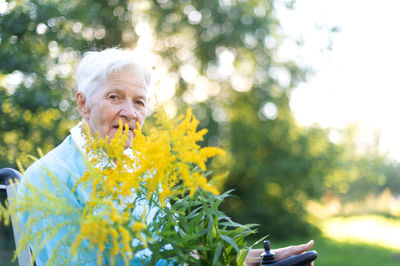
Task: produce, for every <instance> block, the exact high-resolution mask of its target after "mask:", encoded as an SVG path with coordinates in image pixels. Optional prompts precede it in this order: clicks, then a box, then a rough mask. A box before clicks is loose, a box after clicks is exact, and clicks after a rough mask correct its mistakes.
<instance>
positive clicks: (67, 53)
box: [0, 0, 136, 167]
mask: <svg viewBox="0 0 400 266" xmlns="http://www.w3.org/2000/svg"><path fill="white" fill-rule="evenodd" d="M0 4H1V10H0V58H1V62H0V107H1V108H0V115H1V120H0V132H2V134H1V136H0V166H2V167H4V166H15V162H16V159H17V157H18V158H20V159H21V160H22V161H23V162H24V163H25V165H26V164H27V163H28V161H29V160H28V158H27V155H28V154H30V155H32V154H36V151H35V149H36V148H38V147H40V148H42V149H43V150H44V151H48V150H50V149H51V148H53V147H54V146H55V145H57V144H58V143H59V142H60V141H61V140H62V139H63V138H64V137H65V136H66V135H67V132H68V129H69V128H70V127H71V126H72V125H73V124H74V123H73V122H71V121H73V120H76V119H77V118H78V116H77V112H76V111H75V108H74V107H73V105H71V103H72V102H73V98H74V93H73V92H74V91H75V89H76V85H75V83H76V82H75V80H74V78H73V77H74V70H75V67H76V63H77V61H78V60H79V59H80V57H81V51H85V50H92V49H94V48H104V47H110V46H117V45H124V46H126V45H127V44H131V43H132V41H134V40H135V38H136V35H134V34H133V33H132V25H131V21H132V20H131V16H130V14H131V13H130V11H129V9H130V8H131V5H129V1H126V0H121V1H118V0H117V1H94V0H93V1H75V0H73V1H61V0H52V1H36V0H32V1H28V0H23V1H13V0H12V1H6V2H4V1H1V2H0Z"/></svg>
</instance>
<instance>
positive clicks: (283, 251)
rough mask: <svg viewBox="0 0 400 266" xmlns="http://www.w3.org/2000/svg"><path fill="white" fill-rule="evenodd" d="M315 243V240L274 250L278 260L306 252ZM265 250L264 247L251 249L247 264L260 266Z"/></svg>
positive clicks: (312, 263) (248, 265)
mask: <svg viewBox="0 0 400 266" xmlns="http://www.w3.org/2000/svg"><path fill="white" fill-rule="evenodd" d="M313 245H314V240H311V241H310V242H308V243H306V244H302V245H297V246H289V247H285V248H278V249H274V250H272V252H274V253H275V259H276V260H277V261H279V260H283V259H286V258H289V257H291V256H293V255H299V254H301V253H303V252H306V251H308V250H310V249H311V248H312V246H313ZM263 252H264V249H251V250H250V251H249V254H247V257H246V265H247V266H259V265H260V262H261V257H260V256H261V254H262V253H263ZM310 265H314V262H311V264H310Z"/></svg>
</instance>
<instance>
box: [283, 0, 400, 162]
mask: <svg viewBox="0 0 400 266" xmlns="http://www.w3.org/2000/svg"><path fill="white" fill-rule="evenodd" d="M282 2H284V1H281V3H282ZM399 10H400V1H397V0H381V1H370V0H351V1H348V0H347V1H346V0H298V1H297V2H296V4H295V8H294V9H292V10H290V9H286V8H284V6H283V4H280V5H278V11H277V15H278V17H279V19H280V22H281V26H282V31H283V33H284V34H285V35H286V36H287V37H288V40H287V41H286V42H285V43H284V44H283V46H282V48H281V49H280V51H279V54H280V55H281V56H282V57H284V58H288V59H292V60H295V61H296V62H298V63H299V64H301V65H304V66H307V67H310V68H311V69H312V70H313V74H311V75H309V77H308V80H307V82H305V83H302V84H300V85H299V86H298V87H297V88H295V89H294V91H293V92H292V95H291V102H290V106H291V108H292V110H293V111H294V113H295V116H296V118H297V120H298V122H299V123H300V124H302V125H305V126H309V125H313V124H317V125H319V126H322V127H324V128H332V129H339V130H340V129H343V128H345V127H346V126H347V125H349V124H356V125H357V126H358V128H359V135H358V138H357V139H358V141H359V143H360V145H361V146H362V145H368V144H369V143H372V142H373V140H374V139H376V136H377V134H380V150H381V152H387V153H388V154H389V156H390V157H391V158H393V159H396V160H399V161H400V123H399V115H400V104H399V101H400V79H399V77H400V75H399V71H400V67H399V63H400V34H399V30H398V26H399V25H400V16H399V15H398V12H399ZM333 27H336V28H337V29H339V31H338V32H336V33H332V32H330V31H329V29H331V28H333ZM291 40H292V41H291ZM294 41H301V42H302V43H303V45H302V46H301V47H296V46H295V45H294ZM328 47H330V49H328Z"/></svg>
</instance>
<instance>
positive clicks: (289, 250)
mask: <svg viewBox="0 0 400 266" xmlns="http://www.w3.org/2000/svg"><path fill="white" fill-rule="evenodd" d="M313 245H314V241H313V240H311V241H309V242H308V243H306V244H302V245H297V246H290V247H286V248H279V249H276V250H274V251H275V254H276V259H277V260H282V259H286V258H288V257H290V256H293V255H298V254H301V253H303V252H305V251H307V250H309V249H311V248H312V246H313Z"/></svg>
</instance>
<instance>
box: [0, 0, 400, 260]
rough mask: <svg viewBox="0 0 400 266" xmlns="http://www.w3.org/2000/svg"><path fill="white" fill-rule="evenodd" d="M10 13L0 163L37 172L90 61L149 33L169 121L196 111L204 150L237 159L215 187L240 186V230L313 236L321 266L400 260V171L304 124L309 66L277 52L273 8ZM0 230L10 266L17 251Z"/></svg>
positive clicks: (114, 0) (128, 5)
mask: <svg viewBox="0 0 400 266" xmlns="http://www.w3.org/2000/svg"><path fill="white" fill-rule="evenodd" d="M286 2H287V8H291V6H292V5H293V1H286ZM0 6H1V8H0V107H1V108H0V116H1V119H0V167H17V163H16V162H17V161H20V162H21V164H22V165H24V166H25V167H26V166H29V164H30V163H32V160H31V159H30V158H29V155H33V156H38V151H37V149H38V148H40V149H42V150H43V151H44V152H48V151H49V150H51V149H52V148H53V147H55V146H56V145H58V144H59V143H60V142H61V141H62V140H63V139H64V138H65V136H67V135H68V134H69V132H68V130H69V129H70V128H71V127H72V126H73V125H74V124H75V123H76V122H77V121H78V120H79V116H78V113H77V110H76V105H75V103H74V93H75V91H76V82H75V69H76V66H77V64H78V63H79V60H80V59H81V57H82V55H83V53H84V52H85V51H89V50H97V49H103V48H107V47H115V46H120V47H123V48H129V49H133V48H135V47H136V46H137V45H138V41H139V40H140V38H141V37H142V38H144V37H146V36H145V33H146V29H147V32H148V29H150V35H151V38H152V47H150V50H151V52H152V54H153V55H154V58H155V63H156V65H155V66H154V67H155V72H157V73H161V72H162V73H164V74H163V75H161V77H162V78H160V80H158V81H157V80H156V81H155V84H154V87H155V90H157V89H160V90H161V89H163V86H167V87H168V86H171V84H172V86H174V94H173V95H172V97H167V98H166V99H163V101H162V104H163V105H164V106H165V108H166V109H167V112H168V114H169V115H170V116H175V115H176V114H178V113H182V112H183V111H184V110H185V108H186V107H188V106H191V107H192V108H193V111H194V113H195V115H196V116H197V117H198V118H199V120H200V127H202V128H204V127H205V128H208V129H209V133H208V135H207V137H206V139H205V141H204V143H203V145H211V146H220V147H222V148H224V149H225V150H226V151H227V152H228V155H227V156H226V157H224V158H217V159H214V161H212V162H211V166H212V168H213V169H214V171H216V172H221V171H226V170H227V171H229V175H228V176H227V178H226V179H225V180H221V181H220V184H219V185H220V187H221V188H222V189H223V190H228V189H234V191H233V193H232V194H233V195H234V196H233V197H231V198H230V199H229V200H227V201H226V202H225V203H224V205H223V208H224V210H225V211H226V212H227V213H228V214H229V215H230V216H232V217H233V218H234V220H236V221H238V222H241V223H258V224H260V227H259V236H257V237H261V236H263V235H266V234H268V235H269V238H270V239H271V241H272V245H273V246H274V247H279V246H283V245H288V244H298V243H301V242H302V241H308V240H309V239H315V240H316V245H315V249H317V250H318V251H319V253H320V256H319V258H318V265H339V264H344V265H377V264H380V265H399V264H400V243H399V242H398V240H396V239H394V238H393V239H392V238H390V236H391V235H392V236H393V235H395V234H396V232H397V236H399V235H400V229H399V228H400V222H399V220H400V219H399V217H400V207H399V206H400V199H399V195H400V164H399V163H398V162H396V161H393V160H390V159H389V158H388V157H387V156H386V155H385V154H381V153H380V152H379V149H378V147H377V145H378V144H377V143H372V144H371V145H370V147H369V148H368V149H367V150H366V151H364V152H363V153H360V152H359V151H358V150H357V148H356V134H355V128H352V127H349V128H347V129H346V130H344V131H343V132H341V134H342V136H343V138H342V139H343V140H342V141H341V142H339V143H338V142H335V143H333V142H332V141H331V140H330V138H329V133H330V132H329V130H327V129H322V128H319V127H317V126H313V127H303V126H300V125H299V124H298V123H297V122H296V120H295V118H294V115H293V113H292V111H291V109H290V107H289V99H290V93H291V90H292V89H293V88H294V87H295V86H296V85H297V84H299V82H307V80H306V75H307V73H308V72H309V70H308V69H305V68H304V67H300V66H298V65H297V64H296V63H295V62H294V61H283V60H282V59H281V58H279V56H277V49H278V48H279V46H280V44H281V43H282V41H283V40H284V36H283V35H282V33H281V32H282V31H281V29H280V24H279V20H278V19H277V17H276V16H275V12H274V11H275V1H272V0H271V1H266V0H264V1H261V0H248V1H241V0H236V1H235V0H219V1H215V0H179V1H172V0H157V1H155V0H153V1H144V0H143V1H128V0H107V1H106V0H96V1H95V0H88V1H77V0H70V1H65V0H47V1H42V0H37V1H34V0H31V1H28V0H11V1H4V0H0ZM332 31H334V28H332ZM282 76H284V77H285V78H284V79H282V78H281V77H282ZM163 81H164V83H163ZM165 83H170V84H165ZM157 87H159V88H157ZM151 125H152V118H151V117H149V118H148V122H147V124H146V127H147V128H149V127H151ZM4 198H5V195H4V194H1V200H2V201H3V200H4ZM1 226H2V227H1V230H0V249H1V250H0V261H1V264H2V265H5V264H6V263H9V260H10V258H11V256H12V250H13V248H14V247H13V243H12V240H11V234H10V231H9V228H5V227H4V226H3V225H1ZM354 228H358V229H359V231H360V232H358V234H357V233H356V231H357V230H354ZM378 229H379V230H380V231H379V232H378V233H376V230H378ZM374 230H375V231H374ZM385 234H387V235H385ZM382 236H386V237H383V238H382ZM257 237H255V239H256V238H257ZM396 241H397V242H396ZM10 265H12V264H10Z"/></svg>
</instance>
